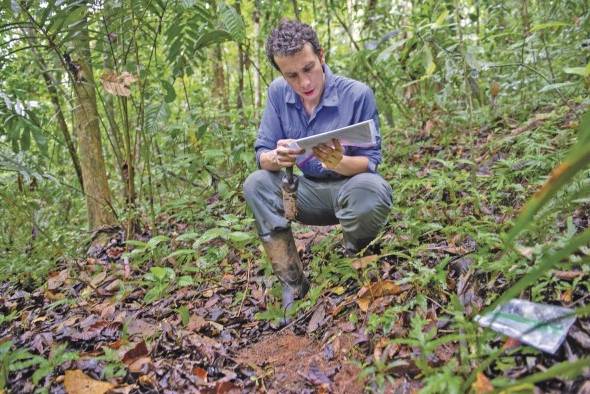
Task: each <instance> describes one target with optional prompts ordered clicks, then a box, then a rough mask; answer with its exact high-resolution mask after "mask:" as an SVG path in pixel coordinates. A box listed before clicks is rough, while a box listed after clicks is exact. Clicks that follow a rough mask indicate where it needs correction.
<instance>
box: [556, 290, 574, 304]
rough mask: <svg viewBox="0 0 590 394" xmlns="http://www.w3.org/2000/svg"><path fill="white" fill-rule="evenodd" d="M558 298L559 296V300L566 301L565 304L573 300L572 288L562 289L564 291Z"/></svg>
mask: <svg viewBox="0 0 590 394" xmlns="http://www.w3.org/2000/svg"><path fill="white" fill-rule="evenodd" d="M559 298H560V299H561V301H563V302H564V303H566V304H569V303H571V302H572V300H573V298H574V292H573V290H572V289H567V290H564V291H563V292H562V293H561V295H560V297H559Z"/></svg>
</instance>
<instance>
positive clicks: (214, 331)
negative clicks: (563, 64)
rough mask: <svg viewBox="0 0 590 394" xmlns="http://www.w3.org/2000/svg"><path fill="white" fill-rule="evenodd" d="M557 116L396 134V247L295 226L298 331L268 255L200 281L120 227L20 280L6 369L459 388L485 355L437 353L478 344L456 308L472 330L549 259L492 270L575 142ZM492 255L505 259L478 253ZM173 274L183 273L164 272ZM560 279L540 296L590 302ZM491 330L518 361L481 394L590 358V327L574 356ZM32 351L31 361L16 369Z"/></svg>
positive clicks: (579, 384)
mask: <svg viewBox="0 0 590 394" xmlns="http://www.w3.org/2000/svg"><path fill="white" fill-rule="evenodd" d="M540 114H541V115H539V114H537V115H535V116H534V117H533V118H531V119H530V120H528V121H526V122H516V121H510V120H508V121H507V120H502V121H500V122H499V123H498V124H497V125H495V126H494V127H487V128H481V129H478V130H466V131H465V133H455V134H458V137H457V139H448V138H447V137H445V135H444V134H443V133H442V132H440V130H443V129H444V128H445V126H444V123H443V122H442V121H440V122H439V121H437V122H434V123H433V122H431V123H430V124H429V123H428V122H427V123H426V124H425V125H424V127H423V129H422V130H421V133H418V134H415V135H413V136H407V137H399V139H400V140H401V141H395V140H394V139H393V138H392V139H391V140H390V139H385V143H384V150H389V151H390V152H395V153H390V154H389V155H388V156H387V160H389V161H390V163H395V165H393V164H391V165H385V164H384V165H383V168H384V169H385V170H384V171H383V173H384V176H385V177H386V178H387V179H389V180H391V182H392V185H393V186H394V190H395V191H396V203H397V204H398V205H397V208H395V209H394V211H393V212H392V215H391V220H390V224H389V225H388V228H387V231H386V232H385V233H384V234H383V235H382V236H381V237H380V238H379V239H378V244H380V245H381V248H380V250H379V248H377V249H375V250H377V251H376V252H375V250H373V252H372V253H366V255H365V256H363V257H352V258H349V257H344V256H342V255H341V254H340V253H339V251H338V246H337V245H338V240H339V237H341V235H340V234H339V230H338V228H337V227H326V228H313V227H307V226H301V225H295V226H294V229H295V233H296V238H297V245H298V249H299V251H300V253H301V255H302V257H303V260H304V262H305V265H306V272H307V274H308V275H309V276H310V278H312V290H311V291H310V294H309V296H308V297H307V298H306V299H305V300H304V301H303V302H301V303H300V305H298V313H297V315H296V316H295V317H294V318H293V319H292V320H291V322H290V323H289V324H288V325H287V326H284V327H280V326H279V325H278V324H277V322H278V321H279V320H280V318H281V317H282V316H281V311H280V309H277V306H276V305H277V301H278V300H277V299H278V297H277V295H278V292H277V289H278V286H277V283H276V281H275V280H274V278H272V276H271V275H269V272H268V271H269V265H268V263H267V262H265V261H264V257H263V255H262V253H261V250H260V249H259V248H258V246H257V243H256V242H251V243H250V244H248V245H242V246H240V245H239V244H232V245H231V247H230V248H229V252H228V253H225V254H224V255H223V256H222V258H221V261H219V262H218V263H217V264H216V266H217V270H212V271H207V272H206V273H201V274H199V275H202V276H201V277H200V278H199V280H198V281H196V282H195V283H192V282H191V284H190V285H183V284H181V278H182V277H181V272H180V271H181V269H180V266H186V262H182V261H180V258H178V259H175V258H168V259H155V258H146V259H145V261H144V263H143V264H134V262H133V259H131V262H130V263H128V262H127V260H126V259H125V258H123V257H124V256H125V255H124V252H125V250H126V244H125V242H124V240H123V232H122V231H121V230H115V231H112V232H110V233H109V235H108V237H106V238H105V239H107V242H106V243H105V244H104V246H101V247H98V248H94V249H93V250H91V252H90V253H89V255H88V256H85V257H80V258H79V259H78V260H75V261H62V262H60V263H59V264H58V266H57V268H56V270H55V271H54V272H52V273H51V275H50V276H49V278H48V279H47V281H46V283H44V284H43V285H42V286H40V287H37V288H30V287H29V286H25V285H22V284H15V283H3V284H2V285H0V312H2V315H1V316H2V320H0V337H1V338H3V339H1V340H0V342H2V343H6V342H7V341H9V340H10V341H12V343H13V344H14V348H13V349H12V350H11V352H12V354H13V356H11V357H12V359H11V358H10V357H9V356H7V354H8V353H7V352H6V349H5V350H4V352H3V353H2V354H0V356H2V357H3V359H2V362H3V363H11V362H12V363H15V364H16V363H19V362H25V361H28V362H30V364H29V366H27V365H19V368H16V367H15V368H13V369H12V371H11V372H10V373H9V374H8V376H7V379H8V380H7V387H8V392H13V393H29V392H34V391H35V389H36V388H37V389H39V388H41V389H44V390H47V391H49V392H51V393H61V392H69V393H81V392H83V391H84V392H85V393H86V394H91V393H98V392H106V391H107V390H110V391H109V392H111V393H135V392H146V393H150V392H153V393H162V392H164V393H167V392H180V393H189V392H211V393H233V392H236V393H237V392H253V391H259V392H293V393H305V392H320V393H328V392H333V393H362V392H364V391H365V390H369V391H377V392H381V391H382V392H396V393H412V392H417V391H418V390H420V389H421V388H424V387H425V386H428V385H430V386H428V387H430V390H432V387H437V386H433V385H434V383H433V382H434V381H433V378H432V377H434V376H439V377H441V379H442V380H445V379H446V381H444V382H440V383H438V384H439V386H438V387H442V388H444V387H446V388H447V389H449V392H450V388H452V387H454V386H452V385H451V383H452V379H454V376H455V375H448V376H447V375H444V374H439V375H436V374H435V372H436V371H448V370H449V369H444V368H450V367H449V366H453V365H454V366H455V371H459V372H456V373H457V375H460V374H461V369H460V368H458V367H456V366H457V365H460V364H463V365H465V364H467V366H468V368H470V370H475V369H476V368H477V367H478V366H479V365H480V364H481V362H482V359H476V358H473V357H471V358H469V357H467V358H466V356H465V345H464V344H463V340H462V339H461V338H459V337H456V338H455V340H449V341H440V342H439V343H437V344H436V345H433V346H430V347H428V346H424V343H425V342H428V341H434V340H436V338H440V337H441V336H443V335H447V334H449V333H451V334H452V333H456V334H460V335H459V336H461V335H463V334H464V333H463V332H462V331H461V328H460V326H457V325H456V324H455V323H456V322H455V320H456V319H459V317H458V315H457V314H453V313H452V312H449V310H454V311H456V309H452V308H451V307H450V305H451V304H452V303H453V302H457V300H458V303H460V304H461V308H463V309H462V310H463V316H464V317H465V318H466V319H471V318H472V317H473V316H474V315H475V314H476V313H477V312H479V311H481V310H482V309H483V308H484V307H485V305H488V304H489V303H490V300H491V299H493V298H494V297H495V296H497V295H498V294H499V292H501V291H502V290H503V289H506V288H507V287H508V286H509V285H510V282H511V281H513V278H514V277H518V276H517V275H518V274H519V272H520V273H521V274H522V272H525V271H526V270H525V269H522V267H523V266H524V267H525V268H526V267H528V266H529V265H530V261H533V260H534V258H535V253H536V252H535V249H534V245H529V247H528V249H527V248H526V247H523V248H522V249H521V254H522V255H521V256H519V258H520V260H522V261H523V262H522V263H521V265H520V266H518V267H517V266H516V265H514V266H512V265H511V266H508V267H507V266H504V267H503V266H501V265H499V264H496V265H494V264H492V262H491V261H490V264H489V267H487V268H486V267H485V264H487V262H485V261H483V260H485V259H490V258H494V257H496V258H497V259H498V260H500V257H499V256H500V255H501V254H502V250H501V249H500V247H499V246H498V244H497V243H496V242H495V241H494V240H492V241H489V244H486V241H485V240H486V239H487V238H485V237H488V238H493V235H494V234H499V233H500V232H501V231H505V230H506V228H505V227H503V224H504V223H505V222H506V221H507V220H510V219H511V218H513V217H514V215H515V214H516V212H517V208H518V207H520V206H522V204H523V203H524V201H526V198H527V197H528V196H530V195H531V193H532V192H533V191H534V190H536V189H537V188H538V187H539V185H540V182H542V179H543V176H544V175H546V174H547V173H548V172H549V170H550V169H551V168H552V166H553V165H555V164H556V163H557V162H558V159H559V158H563V153H564V152H565V151H566V150H567V147H568V146H569V145H570V143H571V140H572V135H573V126H572V125H571V122H572V119H573V118H574V117H575V113H573V112H568V111H565V112H564V111H562V112H559V111H557V110H553V109H549V110H545V111H543V112H541V111H540ZM437 130H439V131H437ZM396 138H398V137H396ZM467 138H468V139H467ZM497 141H500V142H497ZM536 143H538V144H539V149H546V150H547V151H552V152H556V154H555V157H554V160H553V161H550V162H543V163H540V164H539V161H538V159H539V157H537V158H535V156H534V150H533V151H530V150H529V149H531V147H534V146H535V145H534V144H536ZM400 146H403V147H402V148H400ZM527 155H529V156H527ZM468 162H469V163H471V164H470V165H468V164H466V163H468ZM527 171H529V172H527ZM474 182H475V183H474ZM494 182H497V183H494ZM515 185H516V186H515ZM160 219H161V223H162V227H161V229H160V232H161V234H162V233H163V234H166V235H167V236H168V237H169V239H171V240H174V239H175V238H176V237H178V236H179V235H181V234H183V233H186V232H187V231H189V230H191V229H192V225H193V224H191V223H184V222H182V221H178V220H175V219H173V218H170V217H165V216H162V217H161V218H160ZM589 220H590V212H589V210H588V206H581V207H577V208H576V209H575V211H574V212H573V214H572V215H571V218H570V219H569V220H566V219H559V218H558V219H555V221H556V223H557V224H556V227H557V230H559V229H561V228H569V227H572V228H573V229H574V231H579V230H580V229H584V228H588V223H589ZM433 223H439V225H438V226H434V225H433ZM568 226H569V227H568ZM445 229H449V230H448V231H447V230H445ZM557 230H556V231H557ZM149 238H150V237H149V236H144V238H143V241H145V242H148V240H149ZM227 243H228V242H227V240H224V239H223V238H222V237H218V238H213V239H211V240H209V241H207V243H206V244H205V246H206V248H207V249H208V250H210V251H214V250H217V249H220V248H222V247H223V246H224V245H227ZM183 245H184V247H186V242H185V243H183V242H182V241H179V242H177V243H176V245H172V249H173V250H174V249H175V248H181V247H182V246H183ZM188 245H190V243H189V244H188ZM484 248H486V249H487V250H488V252H487V254H485V255H483V257H482V258H478V257H477V256H478V253H479V252H480V251H481V250H482V249H484ZM244 250H245V251H246V252H245V253H243V252H244ZM148 257H149V256H148ZM152 257H153V256H152ZM514 258H516V257H514ZM189 263H190V264H193V265H194V264H196V263H194V262H192V263H191V262H189ZM506 264H508V263H506ZM510 264H513V263H512V262H510ZM418 265H419V266H418ZM158 266H162V267H168V268H171V269H172V270H167V271H166V270H163V269H155V270H154V267H158ZM502 267H503V268H502ZM514 267H517V268H514ZM512 268H514V271H516V272H515V273H514V275H515V276H513V277H510V276H509V274H508V271H512V270H513V269H512ZM502 269H505V272H501V270H502ZM170 271H173V272H174V273H173V274H171V273H170ZM193 276H198V275H193ZM543 283H546V284H548V285H547V287H546V288H544V289H543V290H540V291H537V293H535V294H528V298H531V299H534V300H535V301H546V302H548V303H552V304H559V305H563V306H569V307H572V306H574V307H575V306H580V305H583V304H585V303H586V300H587V299H588V294H589V293H588V287H587V283H588V271H584V270H582V269H579V267H569V269H566V270H559V271H553V272H552V273H551V274H549V277H548V279H547V280H546V281H545V282H543ZM153 289H156V292H155V293H154V291H153ZM150 291H152V293H151V295H150V296H149V298H148V293H149V292H150ZM525 296H527V294H525ZM416 316H418V317H419V319H418V318H417V317H416ZM417 321H418V323H417ZM483 332H484V330H481V331H480V334H478V335H481V336H482V338H484V337H485V338H488V339H490V338H491V339H490V343H491V344H492V345H490V346H491V347H494V348H502V349H503V350H504V351H505V352H506V353H505V354H504V356H503V358H502V359H501V361H500V360H499V361H497V362H496V363H495V364H493V365H490V366H489V367H488V368H482V369H481V371H480V372H481V373H479V374H476V375H469V373H464V374H463V375H462V378H461V382H460V384H462V386H461V385H459V386H457V387H463V389H472V390H474V391H475V392H478V393H484V392H490V391H491V390H492V389H493V379H494V378H510V379H515V378H520V377H523V376H527V375H530V374H532V373H535V372H539V371H546V370H547V369H548V368H551V366H553V365H555V364H556V363H558V362H561V361H567V360H569V361H572V362H573V361H575V360H578V359H579V358H580V357H582V356H584V355H587V354H588V352H590V320H588V319H578V320H577V322H576V323H575V325H574V326H573V327H572V329H571V330H570V332H569V335H568V337H567V339H566V341H565V343H564V345H563V346H562V348H561V349H560V350H559V352H558V353H557V354H556V355H549V354H545V353H542V352H539V351H536V350H533V349H532V348H529V347H527V346H524V345H520V344H519V343H518V341H511V340H505V339H503V338H502V337H500V336H497V337H495V336H494V335H493V334H490V333H489V330H487V331H486V332H487V334H485V335H484V333H483ZM396 338H406V339H408V338H409V339H408V340H407V341H406V342H404V341H395V340H392V339H396ZM411 341H414V342H411ZM420 341H422V342H420ZM433 343H434V342H433ZM64 344H66V345H67V346H60V345H64ZM0 346H1V343H0ZM15 349H23V351H25V352H26V355H25V354H24V353H23V355H22V356H14V355H15V354H17V352H16V351H15ZM426 349H429V350H428V351H426ZM31 355H33V356H34V357H37V356H41V357H37V358H34V357H33V358H31ZM445 373H446V372H445ZM445 376H446V377H445ZM468 376H472V377H473V378H471V381H470V380H469V379H470V378H469V377H468ZM429 377H430V378H429ZM474 378H476V379H474ZM429 379H430V380H429ZM445 385H446V386H445ZM526 387H528V388H531V387H530V386H526ZM526 387H525V388H526ZM539 387H540V388H541V389H542V390H543V391H547V392H552V391H553V392H563V391H567V392H581V393H588V392H590V380H588V376H586V377H583V376H582V377H578V378H576V379H574V380H568V379H565V378H564V379H551V380H550V381H549V382H546V383H543V384H541V385H540V386H539ZM441 391H444V390H441ZM431 392H433V391H431Z"/></svg>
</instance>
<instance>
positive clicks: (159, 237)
mask: <svg viewBox="0 0 590 394" xmlns="http://www.w3.org/2000/svg"><path fill="white" fill-rule="evenodd" d="M169 240H170V237H167V236H165V235H157V236H155V237H153V238H152V239H150V240H149V241H148V243H147V247H148V248H149V249H154V248H155V247H156V246H158V245H159V244H161V243H162V242H166V241H169Z"/></svg>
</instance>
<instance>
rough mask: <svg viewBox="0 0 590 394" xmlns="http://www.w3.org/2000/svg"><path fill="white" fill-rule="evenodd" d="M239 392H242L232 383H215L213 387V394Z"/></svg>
mask: <svg viewBox="0 0 590 394" xmlns="http://www.w3.org/2000/svg"><path fill="white" fill-rule="evenodd" d="M241 392H242V390H241V389H240V388H239V387H238V386H236V385H235V384H233V383H232V382H217V384H216V385H215V394H233V393H241Z"/></svg>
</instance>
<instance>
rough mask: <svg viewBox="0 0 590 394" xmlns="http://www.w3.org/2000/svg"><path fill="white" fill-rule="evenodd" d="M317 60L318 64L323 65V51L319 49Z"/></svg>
mask: <svg viewBox="0 0 590 394" xmlns="http://www.w3.org/2000/svg"><path fill="white" fill-rule="evenodd" d="M318 58H319V59H320V64H324V50H323V49H322V48H320V53H319V54H318Z"/></svg>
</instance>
